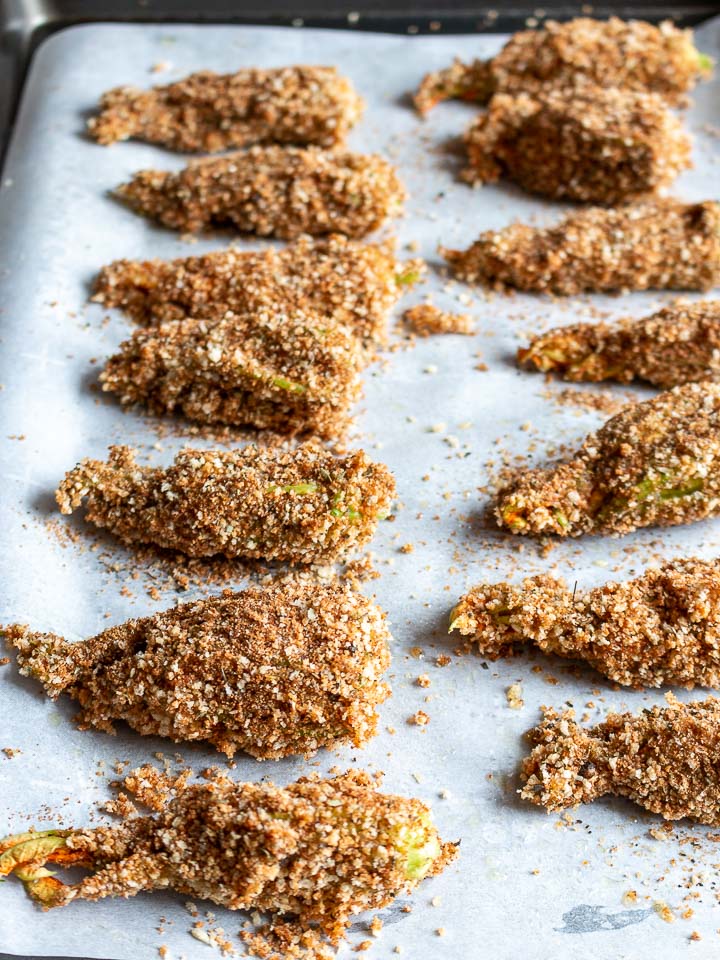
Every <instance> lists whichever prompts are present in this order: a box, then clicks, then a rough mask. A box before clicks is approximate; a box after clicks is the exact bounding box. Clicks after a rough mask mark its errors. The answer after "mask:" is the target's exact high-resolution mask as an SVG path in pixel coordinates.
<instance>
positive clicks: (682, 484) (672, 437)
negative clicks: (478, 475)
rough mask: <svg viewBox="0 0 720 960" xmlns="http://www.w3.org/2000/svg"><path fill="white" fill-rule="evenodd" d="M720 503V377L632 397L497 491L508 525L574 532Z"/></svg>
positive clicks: (656, 519) (670, 521) (679, 517)
mask: <svg viewBox="0 0 720 960" xmlns="http://www.w3.org/2000/svg"><path fill="white" fill-rule="evenodd" d="M719 513H720V384H716V383H708V382H702V383H690V384H686V385H684V386H680V387H674V388H673V389H672V390H668V391H665V392H664V393H661V394H660V395H659V396H657V397H653V398H652V399H651V400H646V401H644V402H642V403H633V404H629V405H628V406H626V407H624V408H623V409H622V410H621V411H620V413H618V414H617V415H616V416H614V417H612V418H611V419H610V420H608V421H607V423H606V424H605V425H604V426H603V427H601V429H600V430H598V431H597V433H594V434H590V436H588V437H587V439H586V440H585V442H584V443H583V445H582V447H581V448H580V449H579V450H578V452H577V453H576V454H575V456H574V457H572V458H571V459H570V460H568V461H565V462H562V463H559V464H558V465H556V466H553V467H547V468H537V469H532V470H526V471H521V472H519V473H518V474H517V475H516V476H515V477H514V478H512V479H511V480H510V481H509V482H508V483H507V484H506V485H505V486H504V487H503V488H502V489H501V490H499V492H498V494H497V500H496V509H495V515H496V517H497V521H498V524H499V525H500V526H501V527H504V528H505V529H508V530H510V531H511V532H512V533H519V534H530V535H535V536H537V535H542V534H556V535H559V536H566V537H567V536H569V537H577V536H581V535H582V534H587V533H603V534H608V533H612V534H625V533H629V532H630V531H632V530H637V529H639V528H641V527H647V526H662V527H667V526H675V525H676V524H681V523H691V522H693V521H696V520H703V519H705V518H706V517H713V516H717V515H718V514H719Z"/></svg>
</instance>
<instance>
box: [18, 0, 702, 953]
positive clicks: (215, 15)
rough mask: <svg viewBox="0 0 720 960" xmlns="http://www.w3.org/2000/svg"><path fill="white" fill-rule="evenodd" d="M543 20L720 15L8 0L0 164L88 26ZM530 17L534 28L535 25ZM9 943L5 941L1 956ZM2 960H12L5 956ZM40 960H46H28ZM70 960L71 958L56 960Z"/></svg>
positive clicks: (410, 25)
mask: <svg viewBox="0 0 720 960" xmlns="http://www.w3.org/2000/svg"><path fill="white" fill-rule="evenodd" d="M540 7H541V8H542V19H558V20H567V19H569V18H571V17H575V16H578V15H580V14H584V15H590V16H595V17H599V18H605V17H608V16H611V15H615V16H620V17H636V18H640V19H643V20H650V21H654V22H657V21H660V20H663V19H671V20H673V21H675V22H676V23H677V24H678V25H683V26H692V25H693V24H697V23H700V22H702V21H703V20H706V19H707V18H708V17H711V16H714V15H717V14H720V0H715V2H706V3H689V4H684V5H683V4H679V3H676V2H657V0H656V2H636V3H626V4H612V3H599V4H592V5H589V4H545V3H542V0H538V2H537V3H536V4H524V5H521V4H502V3H498V4H495V5H493V4H467V3H465V4H463V3H455V2H453V0H386V2H380V0H262V4H259V3H258V0H243V2H229V0H226V2H223V0H202V2H199V0H194V2H193V0H167V2H163V0H131V2H120V0H115V2H108V0H105V2H102V3H98V2H96V0H56V2H52V0H0V162H1V160H2V154H3V151H4V146H5V144H6V143H7V141H8V139H9V136H10V133H11V130H12V118H13V115H14V112H15V107H16V106H17V100H18V97H19V95H20V92H21V89H22V81H23V78H24V76H25V73H26V71H27V67H28V64H29V62H30V60H31V58H32V53H33V50H35V48H36V47H37V46H38V44H40V43H42V41H43V40H44V39H45V38H46V37H47V36H49V35H50V34H52V33H54V32H56V31H58V30H62V29H63V28H65V27H69V26H73V25H76V24H80V23H97V22H102V21H119V22H127V23H143V22H146V23H158V22H176V23H181V22H182V23H188V22H190V23H203V22H204V23H248V24H275V25H278V26H297V27H298V28H300V27H302V26H308V27H330V28H336V29H351V30H381V31H385V32H390V33H408V32H409V33H434V32H440V33H472V32H478V33H480V32H482V33H507V32H510V31H513V30H518V29H521V28H523V27H525V26H534V25H535V22H533V21H534V20H535V21H536V20H537V18H535V11H536V9H538V8H540ZM528 18H531V19H530V23H529V24H528V23H527V21H528ZM2 948H3V944H1V943H0V951H2ZM0 960H12V958H11V956H10V955H9V954H5V953H1V952H0ZM27 960H39V958H27ZM54 960H66V958H54Z"/></svg>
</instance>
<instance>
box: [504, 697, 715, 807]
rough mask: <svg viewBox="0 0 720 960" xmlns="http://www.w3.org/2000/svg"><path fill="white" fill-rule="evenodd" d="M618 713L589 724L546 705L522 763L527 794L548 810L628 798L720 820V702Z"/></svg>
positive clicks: (672, 704) (524, 794)
mask: <svg viewBox="0 0 720 960" xmlns="http://www.w3.org/2000/svg"><path fill="white" fill-rule="evenodd" d="M666 699H667V701H668V706H666V707H653V708H652V710H648V709H644V710H643V711H642V713H641V714H640V716H633V714H631V713H611V714H609V715H608V718H607V720H605V721H604V723H599V724H598V725H597V726H595V727H589V728H584V727H581V726H579V725H578V724H577V723H576V722H575V721H574V719H573V717H574V712H573V711H572V710H567V711H565V712H564V713H558V712H556V711H555V710H551V709H547V708H546V709H545V710H544V715H545V719H544V721H543V723H541V724H540V725H539V726H537V727H535V728H534V729H533V730H530V731H529V733H528V738H529V740H530V742H531V743H532V744H533V748H534V749H533V751H532V753H531V754H530V756H529V757H527V758H526V759H525V760H524V761H523V764H522V768H521V773H520V777H521V780H522V783H523V788H522V790H521V791H520V795H521V796H522V797H523V799H524V800H530V801H531V802H532V803H535V804H537V805H538V806H543V807H545V808H546V809H548V810H564V809H566V808H567V807H575V806H577V805H578V804H579V803H590V802H591V801H593V800H595V799H597V798H598V797H602V796H604V795H605V794H615V795H616V796H620V797H627V798H628V799H629V800H632V801H633V802H634V803H637V804H639V805H640V806H641V807H644V808H645V809H646V810H650V811H651V813H659V814H660V815H661V816H662V817H664V818H665V819H666V820H681V819H682V818H683V817H690V818H691V819H692V820H698V821H699V822H700V823H708V824H713V825H714V826H717V825H718V824H720V700H718V699H716V698H715V697H708V699H707V700H705V701H704V702H695V703H687V704H686V703H679V702H678V701H677V700H676V699H675V697H673V696H672V694H667V697H666Z"/></svg>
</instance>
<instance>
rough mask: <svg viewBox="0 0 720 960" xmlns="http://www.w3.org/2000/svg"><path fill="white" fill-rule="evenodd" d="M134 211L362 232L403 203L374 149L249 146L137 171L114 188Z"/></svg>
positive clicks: (198, 223) (271, 230) (269, 229)
mask: <svg viewBox="0 0 720 960" xmlns="http://www.w3.org/2000/svg"><path fill="white" fill-rule="evenodd" d="M116 194H117V196H118V197H119V198H120V199H121V200H123V201H125V202H126V203H127V204H128V205H129V206H130V207H132V209H133V210H135V212H136V213H141V214H142V215H143V216H146V217H150V218H151V219H153V220H158V221H159V222H160V223H162V224H164V225H165V226H166V227H171V228H172V229H173V230H182V231H184V232H187V233H197V232H198V231H199V230H207V229H208V228H210V227H234V228H235V229H236V230H238V231H240V232H241V233H255V234H258V236H261V237H280V238H283V239H286V240H290V239H293V238H295V237H298V236H300V234H302V233H307V234H311V235H312V236H322V235H323V234H328V233H344V234H346V235H347V236H348V237H358V238H359V237H364V236H365V235H366V234H368V233H371V232H372V231H373V230H376V229H377V228H378V227H379V226H381V225H382V223H383V222H384V221H385V220H386V219H387V218H388V217H395V216H397V215H398V214H399V213H400V212H401V210H402V203H403V200H404V199H405V191H404V189H403V187H402V186H401V184H400V181H399V180H398V178H397V175H396V173H395V170H394V168H393V167H392V166H391V165H390V164H389V163H388V162H387V161H386V160H383V158H382V157H380V156H377V155H375V154H367V155H366V154H360V153H342V152H331V151H325V150H319V149H317V148H315V147H308V148H306V149H300V148H296V147H277V146H272V147H251V148H250V149H249V150H247V151H245V152H244V153H232V154H228V155H227V156H224V157H220V158H218V159H211V160H194V161H192V162H191V163H189V164H188V166H187V167H185V168H184V169H183V170H180V171H179V172H177V173H170V172H167V171H162V170H141V171H140V172H139V173H136V174H135V176H134V177H133V178H132V180H131V181H130V182H129V183H125V184H122V185H121V186H120V187H118V188H117V190H116Z"/></svg>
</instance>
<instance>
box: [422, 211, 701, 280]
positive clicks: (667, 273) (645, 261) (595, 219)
mask: <svg viewBox="0 0 720 960" xmlns="http://www.w3.org/2000/svg"><path fill="white" fill-rule="evenodd" d="M440 252H441V254H442V255H443V256H444V257H445V259H446V260H447V261H448V263H449V264H450V268H451V270H452V272H453V273H454V275H455V276H456V277H458V278H459V279H460V280H466V281H468V282H470V283H482V284H484V285H486V286H489V287H494V288H496V289H500V290H502V289H506V288H508V287H510V288H515V289H517V290H526V291H529V292H533V293H553V294H559V295H560V296H574V295H576V294H579V293H592V292H598V293H600V292H603V291H607V292H613V291H618V290H710V289H711V288H712V287H714V286H715V285H716V284H718V283H720V205H718V204H717V203H715V202H713V201H710V200H708V201H706V202H705V203H681V202H680V201H678V200H672V199H666V200H651V201H645V202H643V203H637V204H631V205H629V206H626V207H619V208H618V209H615V210H612V209H610V210H608V209H606V208H604V207H590V208H589V209H586V210H579V211H577V212H573V213H570V214H568V215H567V216H565V217H564V218H563V219H562V220H560V222H559V223H557V224H555V226H552V227H530V226H527V225H526V224H523V223H515V224H512V225H511V226H509V227H505V228H504V229H502V230H487V231H486V232H485V233H482V234H481V235H480V238H479V239H478V240H477V241H476V242H475V243H474V244H473V245H472V246H471V247H470V248H469V249H468V250H447V249H444V248H442V247H441V248H440Z"/></svg>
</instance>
